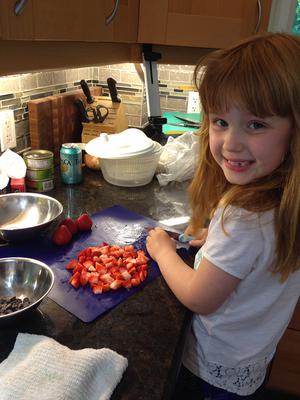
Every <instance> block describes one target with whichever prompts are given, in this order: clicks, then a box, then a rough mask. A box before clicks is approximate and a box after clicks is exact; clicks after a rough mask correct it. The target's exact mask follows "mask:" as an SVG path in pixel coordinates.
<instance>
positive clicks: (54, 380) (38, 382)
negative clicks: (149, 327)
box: [0, 333, 128, 400]
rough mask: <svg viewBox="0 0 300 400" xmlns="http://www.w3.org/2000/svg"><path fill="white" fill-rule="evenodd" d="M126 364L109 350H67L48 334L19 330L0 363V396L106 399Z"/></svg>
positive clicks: (12, 398) (16, 399)
mask: <svg viewBox="0 0 300 400" xmlns="http://www.w3.org/2000/svg"><path fill="white" fill-rule="evenodd" d="M127 365H128V361H127V359H126V358H125V357H123V356H121V355H119V354H118V353H116V352H115V351H112V350H110V349H106V348H102V349H99V350H95V349H82V350H70V349H69V348H68V347H66V346H63V345H61V344H59V343H58V342H56V341H55V340H54V339H51V338H49V337H46V336H40V335H31V334H28V333H19V334H18V336H17V340H16V343H15V346H14V349H13V350H12V352H11V353H10V354H9V356H8V358H7V359H6V360H4V361H3V362H2V363H1V364H0V399H1V400H106V399H109V398H110V396H111V394H112V393H113V391H114V389H115V387H116V386H117V384H118V383H119V382H120V380H121V378H122V375H123V373H124V371H125V370H126V368H127Z"/></svg>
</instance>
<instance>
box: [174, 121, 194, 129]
mask: <svg viewBox="0 0 300 400" xmlns="http://www.w3.org/2000/svg"><path fill="white" fill-rule="evenodd" d="M167 124H168V125H171V126H181V127H183V128H194V129H199V128H200V125H196V124H188V123H182V124H176V123H173V122H168V123H167Z"/></svg>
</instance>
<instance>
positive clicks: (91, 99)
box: [80, 79, 94, 104]
mask: <svg viewBox="0 0 300 400" xmlns="http://www.w3.org/2000/svg"><path fill="white" fill-rule="evenodd" d="M80 86H81V89H82V90H83V93H84V94H85V97H86V101H87V103H88V104H92V103H93V102H94V97H93V96H92V95H91V92H90V88H89V85H88V84H87V82H86V81H85V80H84V79H81V81H80Z"/></svg>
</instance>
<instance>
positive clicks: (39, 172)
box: [26, 166, 54, 180]
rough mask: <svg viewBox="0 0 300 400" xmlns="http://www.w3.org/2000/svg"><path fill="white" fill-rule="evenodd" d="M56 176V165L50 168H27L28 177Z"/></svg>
mask: <svg viewBox="0 0 300 400" xmlns="http://www.w3.org/2000/svg"><path fill="white" fill-rule="evenodd" d="M53 177H54V166H52V168H48V169H29V168H27V170H26V178H27V179H32V180H45V179H49V178H53Z"/></svg>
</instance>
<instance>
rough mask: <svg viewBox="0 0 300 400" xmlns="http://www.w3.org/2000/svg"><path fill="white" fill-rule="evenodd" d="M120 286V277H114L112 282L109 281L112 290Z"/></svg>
mask: <svg viewBox="0 0 300 400" xmlns="http://www.w3.org/2000/svg"><path fill="white" fill-rule="evenodd" d="M121 286H122V281H121V279H116V280H114V281H113V282H111V284H110V288H111V289H113V290H117V289H119V287H121Z"/></svg>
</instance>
